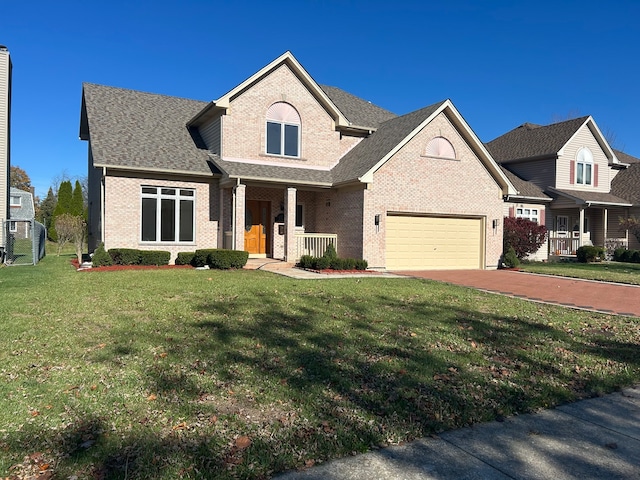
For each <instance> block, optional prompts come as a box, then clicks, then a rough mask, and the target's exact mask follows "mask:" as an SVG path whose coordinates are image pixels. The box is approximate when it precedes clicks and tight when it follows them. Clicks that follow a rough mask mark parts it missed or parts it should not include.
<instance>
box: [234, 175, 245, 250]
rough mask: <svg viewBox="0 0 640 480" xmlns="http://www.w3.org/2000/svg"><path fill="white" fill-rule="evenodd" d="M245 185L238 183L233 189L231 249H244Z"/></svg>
mask: <svg viewBox="0 0 640 480" xmlns="http://www.w3.org/2000/svg"><path fill="white" fill-rule="evenodd" d="M246 188H247V186H246V185H243V184H242V183H239V184H238V185H236V186H235V187H234V189H233V250H244V208H245V191H246Z"/></svg>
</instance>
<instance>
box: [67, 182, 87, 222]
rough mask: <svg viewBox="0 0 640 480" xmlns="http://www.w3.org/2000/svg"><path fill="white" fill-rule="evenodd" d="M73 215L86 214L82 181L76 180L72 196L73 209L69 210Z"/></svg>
mask: <svg viewBox="0 0 640 480" xmlns="http://www.w3.org/2000/svg"><path fill="white" fill-rule="evenodd" d="M69 213H70V214H71V215H76V216H78V217H81V216H83V214H84V199H83V197H82V186H81V185H80V182H79V181H78V180H76V184H75V186H74V187H73V194H72V197H71V210H69Z"/></svg>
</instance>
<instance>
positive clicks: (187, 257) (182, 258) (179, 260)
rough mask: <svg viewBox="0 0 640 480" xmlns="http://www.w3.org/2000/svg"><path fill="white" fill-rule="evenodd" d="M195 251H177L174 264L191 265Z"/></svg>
mask: <svg viewBox="0 0 640 480" xmlns="http://www.w3.org/2000/svg"><path fill="white" fill-rule="evenodd" d="M195 254H196V252H179V253H178V256H177V257H176V265H191V264H192V262H193V257H194V256H195Z"/></svg>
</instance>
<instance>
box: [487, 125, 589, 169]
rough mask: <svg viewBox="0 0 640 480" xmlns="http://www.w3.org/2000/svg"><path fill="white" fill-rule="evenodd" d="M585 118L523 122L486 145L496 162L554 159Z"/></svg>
mask: <svg viewBox="0 0 640 480" xmlns="http://www.w3.org/2000/svg"><path fill="white" fill-rule="evenodd" d="M589 118H591V117H589V116H586V117H580V118H574V119H572V120H567V121H565V122H559V123H554V124H551V125H547V126H542V125H536V124H533V123H524V124H522V125H520V126H519V127H516V128H514V129H513V130H511V131H510V132H507V133H505V134H504V135H501V136H500V137H498V138H495V139H494V140H492V141H490V142H488V143H487V144H486V145H487V148H488V149H489V151H490V152H491V155H493V158H494V159H495V160H496V161H497V162H499V163H505V162H508V161H513V160H521V159H525V158H544V157H551V156H555V155H557V154H558V152H559V151H560V150H561V149H562V147H564V146H565V145H566V144H567V142H568V141H569V140H570V139H571V137H573V135H574V134H575V133H576V132H577V131H578V129H579V128H580V127H581V126H582V125H584V124H585V122H586V121H587V120H589Z"/></svg>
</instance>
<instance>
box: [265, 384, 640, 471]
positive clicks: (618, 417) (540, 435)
mask: <svg viewBox="0 0 640 480" xmlns="http://www.w3.org/2000/svg"><path fill="white" fill-rule="evenodd" d="M274 478H276V479H278V480H320V479H323V480H360V479H362V480H378V479H380V480H382V479H389V480H401V479H402V480H423V479H438V480H447V479H490V480H493V479H496V480H497V479H553V480H561V479H580V480H588V479H640V385H639V386H636V387H633V388H628V389H625V390H623V391H622V392H619V393H614V394H611V395H607V396H603V397H599V398H593V399H589V400H583V401H580V402H576V403H571V404H567V405H563V406H560V407H558V408H556V409H553V410H545V411H542V412H540V413H536V414H529V415H520V416H515V417H509V418H506V419H505V420H504V421H503V422H491V423H486V424H481V425H476V426H474V427H471V428H463V429H460V430H453V431H449V432H446V433H443V434H441V435H440V436H439V437H436V438H427V439H422V440H417V441H415V442H412V443H408V444H406V445H402V446H396V447H389V448H385V449H382V450H377V451H374V452H371V453H367V454H363V455H358V456H354V457H348V458H343V459H339V460H334V461H331V462H327V463H325V464H322V465H319V466H316V467H312V468H310V469H308V470H305V471H300V472H288V473H285V474H282V475H279V476H276V477H274Z"/></svg>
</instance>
